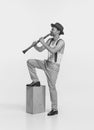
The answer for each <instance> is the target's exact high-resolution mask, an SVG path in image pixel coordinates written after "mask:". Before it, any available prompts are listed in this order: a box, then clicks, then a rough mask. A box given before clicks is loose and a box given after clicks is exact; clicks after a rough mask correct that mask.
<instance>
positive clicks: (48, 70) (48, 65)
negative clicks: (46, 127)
mask: <svg viewBox="0 0 94 130" xmlns="http://www.w3.org/2000/svg"><path fill="white" fill-rule="evenodd" d="M51 27H52V28H51V32H50V35H51V36H52V38H49V39H48V40H47V41H46V42H45V41H44V38H43V37H41V38H40V39H39V41H40V43H41V44H42V46H41V47H39V46H38V45H37V44H35V43H36V41H35V42H33V44H34V48H35V49H36V50H37V51H39V52H42V51H43V50H45V49H47V50H48V59H47V60H38V59H29V60H27V66H28V70H29V73H30V77H31V79H32V81H33V82H32V83H30V84H27V86H31V87H32V86H38V87H39V86H40V81H39V79H38V76H37V74H36V69H35V68H38V69H42V70H44V72H45V74H46V77H47V82H48V86H49V92H50V100H51V111H50V112H49V113H48V114H47V115H48V116H51V115H56V114H58V104H57V90H56V79H57V76H58V73H59V69H60V62H61V58H62V55H63V53H64V48H65V42H64V40H63V39H61V38H60V35H64V31H63V30H64V28H63V26H62V25H61V24H60V23H55V24H51Z"/></svg>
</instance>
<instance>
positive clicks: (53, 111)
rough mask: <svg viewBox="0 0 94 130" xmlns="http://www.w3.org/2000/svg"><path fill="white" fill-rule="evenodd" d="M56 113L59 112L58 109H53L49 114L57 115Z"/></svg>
mask: <svg viewBox="0 0 94 130" xmlns="http://www.w3.org/2000/svg"><path fill="white" fill-rule="evenodd" d="M56 114H58V110H53V109H52V110H51V111H50V112H49V113H48V114H47V115H48V116H52V115H56Z"/></svg>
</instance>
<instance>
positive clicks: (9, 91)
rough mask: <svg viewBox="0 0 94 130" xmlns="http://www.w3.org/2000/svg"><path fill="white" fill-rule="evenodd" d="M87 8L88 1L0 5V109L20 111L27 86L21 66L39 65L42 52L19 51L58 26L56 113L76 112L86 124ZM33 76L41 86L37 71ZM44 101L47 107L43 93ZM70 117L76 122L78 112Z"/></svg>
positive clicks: (92, 68)
mask: <svg viewBox="0 0 94 130" xmlns="http://www.w3.org/2000/svg"><path fill="white" fill-rule="evenodd" d="M93 8H94V3H93V0H71V1H70V0H0V63H1V64H0V104H22V105H23V106H25V98H26V97H25V93H26V86H25V85H26V84H27V83H30V82H31V80H30V76H29V73H28V69H27V65H26V61H27V60H28V59H30V58H35V59H45V58H47V51H44V52H42V53H39V52H37V51H36V50H34V48H32V49H31V50H29V51H28V52H27V53H26V54H25V55H24V54H23V53H22V50H23V49H25V48H27V47H28V46H30V45H31V44H32V42H33V41H34V40H38V39H39V38H40V37H41V36H44V35H46V34H48V33H49V31H50V29H51V27H50V24H51V23H55V22H60V23H61V24H62V25H63V26H64V32H65V35H64V36H61V38H63V39H64V40H65V52H64V55H63V58H62V62H61V68H60V69H61V70H60V73H59V76H58V79H57V91H58V96H59V97H58V100H59V108H60V109H63V111H65V110H66V109H67V113H66V114H68V113H69V112H70V111H68V110H70V109H72V107H73V109H74V110H76V109H77V108H78V109H79V110H82V112H83V114H82V113H81V114H82V118H83V116H86V117H87V116H88V118H90V120H92V119H91V117H94V112H93V110H94V101H93V100H94V94H93V93H94V79H93V78H94V51H93V50H94V49H93V48H94V37H93V32H94V14H93V12H94V9H93ZM38 75H39V78H40V81H41V83H42V84H45V85H46V86H47V81H46V77H45V74H44V73H43V72H42V71H41V70H38ZM47 87H48V86H47ZM47 97H48V98H47V104H48V106H49V107H50V101H49V100H50V99H49V93H48V88H47ZM74 112H75V116H81V115H78V114H80V113H79V111H74ZM89 112H93V113H89ZM77 113H78V114H77ZM72 114H73V113H72ZM76 114H77V115H76ZM86 114H87V115H86Z"/></svg>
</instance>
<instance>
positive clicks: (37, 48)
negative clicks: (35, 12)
mask: <svg viewBox="0 0 94 130" xmlns="http://www.w3.org/2000/svg"><path fill="white" fill-rule="evenodd" d="M50 40H51V38H50V39H48V40H47V42H46V44H48V45H49V44H50ZM34 48H35V49H36V50H37V51H39V52H42V51H44V50H45V47H44V46H43V45H42V46H41V47H39V46H38V45H37V44H36V45H35V46H34Z"/></svg>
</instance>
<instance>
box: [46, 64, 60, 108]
mask: <svg viewBox="0 0 94 130" xmlns="http://www.w3.org/2000/svg"><path fill="white" fill-rule="evenodd" d="M47 68H48V69H46V70H47V72H46V76H47V81H48V86H49V91H50V99H51V108H52V109H54V110H57V109H58V108H57V90H56V85H55V84H56V80H57V76H58V72H59V66H57V65H54V64H50V65H49V63H48V65H47Z"/></svg>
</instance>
